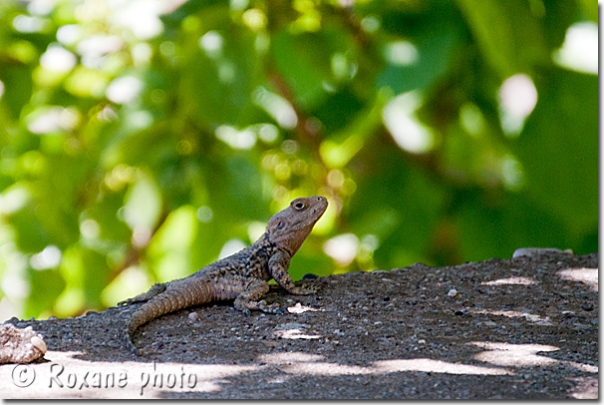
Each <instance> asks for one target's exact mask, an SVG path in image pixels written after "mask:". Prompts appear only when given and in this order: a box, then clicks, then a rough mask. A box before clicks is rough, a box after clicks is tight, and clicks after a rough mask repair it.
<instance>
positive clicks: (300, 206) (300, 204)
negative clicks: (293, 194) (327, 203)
mask: <svg viewBox="0 0 604 405" xmlns="http://www.w3.org/2000/svg"><path fill="white" fill-rule="evenodd" d="M294 208H295V209H296V210H298V211H301V210H303V209H304V203H303V202H302V201H298V202H296V203H294Z"/></svg>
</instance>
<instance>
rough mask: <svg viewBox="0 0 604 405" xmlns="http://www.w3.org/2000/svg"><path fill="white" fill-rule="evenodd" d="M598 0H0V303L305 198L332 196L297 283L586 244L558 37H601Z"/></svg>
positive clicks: (55, 301) (217, 239)
mask: <svg viewBox="0 0 604 405" xmlns="http://www.w3.org/2000/svg"><path fill="white" fill-rule="evenodd" d="M597 12H598V10H597V5H596V3H595V2H589V1H586V0H584V1H580V0H551V1H550V0H547V1H545V0H508V1H505V2H501V1H495V0H480V1H476V0H457V1H451V0H448V1H445V0H421V1H418V0H399V1H394V0H391V1H377V0H373V1H371V0H362V1H361V0H359V1H356V2H355V1H353V0H340V1H333V0H332V1H325V0H294V1H291V2H289V1H277V0H231V1H230V2H229V1H219V0H205V1H202V0H190V1H188V2H185V1H184V0H171V1H169V0H132V1H113V0H72V1H67V0H32V1H11V0H9V1H3V2H2V3H0V21H1V22H2V24H0V94H1V97H0V121H1V122H2V125H0V159H1V160H0V276H1V277H2V286H1V287H2V289H1V292H0V297H2V301H1V306H2V308H3V310H4V312H5V313H6V312H7V311H9V312H11V311H12V312H11V313H10V314H11V315H13V314H17V315H26V316H48V315H51V314H55V315H59V316H67V315H74V314H78V313H82V312H83V311H85V310H87V309H100V308H103V307H106V306H109V305H114V304H115V302H116V301H117V300H119V299H124V298H126V297H129V296H132V295H134V294H136V293H138V292H140V291H142V290H145V289H146V288H148V286H149V285H150V284H151V283H153V282H155V281H167V280H171V279H174V278H177V277H183V276H186V275H188V274H190V273H191V272H193V271H195V270H196V269H198V268H200V267H201V266H203V265H205V264H207V263H209V262H212V261H214V260H216V259H217V258H218V257H219V254H222V255H224V254H226V253H228V252H230V251H232V250H233V249H237V248H239V247H241V246H243V245H245V244H249V243H251V242H253V240H254V239H255V238H256V237H258V236H259V235H260V234H261V233H262V231H263V229H264V226H265V224H266V221H267V219H268V218H269V217H270V215H271V214H273V213H275V212H276V211H278V210H279V209H281V208H283V207H284V206H286V205H287V204H288V203H289V201H290V200H292V199H293V198H295V197H298V196H306V195H312V194H322V195H325V196H327V197H328V198H329V201H330V207H329V210H328V212H327V213H326V215H325V217H324V218H323V219H322V220H321V221H320V222H319V223H318V224H317V227H316V229H315V231H314V232H313V235H311V237H310V238H309V240H308V241H307V242H306V243H305V245H304V247H303V249H302V250H301V251H300V252H299V253H298V255H297V256H296V258H295V259H294V260H293V262H292V271H291V273H292V275H293V278H294V279H299V278H300V277H301V276H302V275H303V274H305V273H307V272H313V273H316V274H320V275H327V274H330V273H334V272H344V271H352V270H358V269H362V270H371V269H375V268H392V267H403V266H407V265H410V264H412V263H414V262H416V261H423V262H426V263H428V264H432V265H444V264H454V263H460V262H463V261H468V260H484V259H488V258H490V257H504V258H507V257H510V256H511V254H512V252H513V251H514V250H515V249H516V248H518V247H527V246H547V247H559V248H572V249H574V251H575V252H576V253H589V252H593V251H597V241H598V207H597V202H598V183H597V181H598V170H597V168H598V155H597V150H598V137H597V129H598V116H597V105H598V99H597V96H598V93H597V92H598V84H597V61H596V68H595V71H594V70H593V69H591V70H590V69H589V68H587V69H586V68H584V67H582V66H581V65H580V64H577V63H576V62H577V60H578V59H577V58H576V57H573V56H572V55H576V52H575V54H573V53H572V52H573V46H575V45H576V43H577V40H576V38H575V37H576V35H575V37H573V38H575V40H574V41H572V39H573V38H571V35H570V34H571V32H573V33H574V34H577V32H578V33H579V34H582V35H585V34H586V33H587V34H588V35H589V34H590V33H593V32H594V30H595V32H596V33H597V25H596V24H597ZM569 28H570V30H569ZM573 30H574V31H573ZM574 34H573V35H574ZM577 35H578V34H577ZM596 35H597V34H596ZM581 38H585V37H581ZM589 38H592V37H589ZM579 42H580V43H585V41H583V42H581V41H579ZM596 44H597V40H596ZM575 51H576V50H575ZM583 51H585V50H583ZM588 51H589V52H594V53H595V54H596V55H597V46H596V47H593V49H592V48H590V49H589V50H588ZM583 53H585V52H583ZM569 55H570V56H569ZM579 56H581V55H579ZM579 59H580V58H579ZM535 102H536V105H535ZM533 107H534V109H533Z"/></svg>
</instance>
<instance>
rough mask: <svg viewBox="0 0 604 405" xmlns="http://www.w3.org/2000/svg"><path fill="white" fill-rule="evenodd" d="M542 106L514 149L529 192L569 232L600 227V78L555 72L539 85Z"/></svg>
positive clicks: (543, 77) (528, 121) (516, 141)
mask: <svg viewBox="0 0 604 405" xmlns="http://www.w3.org/2000/svg"><path fill="white" fill-rule="evenodd" d="M536 84H537V91H538V94H539V101H538V103H537V106H536V108H535V110H534V111H533V113H532V115H531V116H530V117H529V118H528V120H527V122H526V125H525V127H524V130H523V131H522V134H521V135H520V136H519V137H518V138H517V139H515V140H513V141H510V146H511V147H512V148H513V150H514V151H515V153H516V155H517V156H518V158H519V159H520V161H521V163H522V167H523V168H524V172H525V177H526V181H527V191H526V192H527V193H528V194H529V195H530V196H531V197H532V198H533V199H534V201H535V203H536V204H538V205H540V206H542V207H543V209H545V210H547V211H548V212H550V213H551V214H552V215H554V216H556V217H558V218H561V219H562V220H564V221H565V222H566V223H567V225H568V226H569V228H571V229H574V230H576V231H580V232H584V231H588V232H591V230H592V229H595V228H596V227H597V224H598V170H597V168H598V77H597V76H593V75H586V74H580V73H574V72H570V71H565V70H562V69H557V68H552V69H549V70H546V71H544V72H543V75H542V79H541V80H538V81H537V83H536Z"/></svg>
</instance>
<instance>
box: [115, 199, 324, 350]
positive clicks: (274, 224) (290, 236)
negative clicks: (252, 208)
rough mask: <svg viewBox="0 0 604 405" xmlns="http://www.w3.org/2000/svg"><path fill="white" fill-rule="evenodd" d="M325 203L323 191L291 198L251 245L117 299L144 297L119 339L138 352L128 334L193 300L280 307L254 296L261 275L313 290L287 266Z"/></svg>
mask: <svg viewBox="0 0 604 405" xmlns="http://www.w3.org/2000/svg"><path fill="white" fill-rule="evenodd" d="M326 209H327V199H326V198H325V197H321V196H315V197H308V198H298V199H295V200H294V201H292V202H291V204H290V205H289V207H287V208H286V209H284V210H283V211H280V212H278V213H277V214H275V215H273V217H271V219H270V220H269V222H268V225H267V227H266V232H265V233H264V234H263V235H262V236H261V237H260V239H258V240H257V241H256V242H254V244H253V245H251V246H248V247H246V248H245V249H243V250H241V251H239V252H237V253H235V254H233V255H231V256H229V257H225V258H224V259H221V260H219V261H217V262H215V263H212V264H210V265H208V266H206V267H204V268H202V269H201V270H199V271H197V272H196V273H193V274H191V275H190V276H188V277H186V278H182V279H178V280H174V281H170V282H168V283H157V284H154V285H153V286H152V287H151V289H150V290H149V291H147V292H146V293H143V294H140V295H137V296H136V297H134V298H130V299H128V300H126V301H123V302H120V303H119V304H118V305H129V304H132V303H135V302H144V304H143V305H142V306H141V307H140V308H138V309H137V310H136V311H135V312H134V314H133V315H132V318H131V319H130V322H129V325H128V329H127V331H126V336H125V339H126V341H127V344H128V346H129V347H130V349H131V350H132V351H133V352H134V353H136V354H138V355H141V354H142V352H141V351H139V350H138V349H137V348H136V347H135V346H134V344H133V343H132V340H131V338H132V335H133V333H134V331H135V330H136V329H137V328H138V327H139V326H141V325H144V324H145V323H147V322H149V321H151V320H152V319H155V318H157V317H159V316H161V315H164V314H167V313H170V312H174V311H178V310H180V309H184V308H188V307H191V306H195V305H201V304H207V303H209V302H213V301H226V300H235V302H234V306H235V308H236V309H238V310H240V311H242V312H244V313H246V314H249V313H250V311H252V310H259V311H263V312H266V313H281V312H285V310H284V309H283V308H280V307H279V306H278V305H276V304H273V305H267V304H266V302H265V301H264V300H261V301H259V300H260V298H262V296H264V295H265V294H266V293H267V292H268V290H269V287H268V283H267V281H268V280H270V279H272V278H274V279H275V281H276V282H277V283H278V284H279V285H280V286H281V287H283V288H284V289H285V290H286V291H287V292H288V293H290V294H294V295H309V294H313V293H314V292H315V291H314V290H312V289H306V288H301V287H296V286H295V285H294V282H293V281H292V279H291V277H290V276H289V274H288V273H287V270H288V269H289V262H290V259H291V258H292V256H293V255H294V254H295V253H296V252H297V251H298V249H300V246H302V243H303V242H304V240H305V239H306V237H307V236H308V235H309V234H310V231H311V230H312V228H313V226H314V225H315V223H316V222H317V221H318V220H319V218H321V215H323V213H324V212H325V210H326Z"/></svg>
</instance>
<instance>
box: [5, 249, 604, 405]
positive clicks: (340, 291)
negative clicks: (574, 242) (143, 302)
mask: <svg viewBox="0 0 604 405" xmlns="http://www.w3.org/2000/svg"><path fill="white" fill-rule="evenodd" d="M597 268H598V257H597V254H591V255H586V256H573V255H571V254H568V253H564V252H546V253H543V254H540V255H536V256H534V257H533V256H524V255H523V256H521V257H517V258H515V259H511V260H500V259H492V260H488V261H485V262H480V263H466V264H463V265H459V266H453V267H442V268H432V267H428V266H425V265H422V264H416V265H414V266H411V267H407V268H403V269H394V270H392V271H388V272H386V271H374V272H371V273H362V272H358V273H348V274H343V275H333V276H329V277H324V278H318V279H316V280H312V281H306V283H307V284H308V283H316V284H318V285H319V286H320V287H321V290H320V291H319V293H318V295H316V296H307V297H297V296H291V295H287V294H286V293H285V292H284V291H283V290H282V289H280V288H278V287H275V288H271V292H270V293H269V295H268V297H267V302H269V303H270V302H279V303H280V304H281V305H283V306H288V307H289V309H290V313H289V314H285V315H265V314H259V313H253V314H252V315H251V316H250V317H246V316H244V315H242V314H241V313H239V312H237V311H235V310H233V308H232V307H231V306H230V305H229V304H228V303H227V304H221V305H210V306H201V307H195V308H190V309H188V310H182V311H179V312H175V313H173V314H170V315H166V316H163V317H161V318H159V319H157V320H154V321H152V322H150V323H149V324H147V325H144V326H142V327H141V328H140V329H139V330H138V331H137V333H136V334H135V335H134V343H135V344H136V345H137V347H139V348H144V349H145V353H146V355H145V356H144V357H136V356H134V355H132V354H130V353H129V352H128V350H127V347H126V345H125V344H124V342H123V341H121V340H120V333H119V331H120V329H121V328H124V327H125V320H126V319H127V317H128V316H129V314H130V313H131V312H132V311H133V310H134V309H135V308H136V306H135V305H133V306H132V307H126V308H109V309H108V310H106V311H103V312H100V313H89V314H87V315H85V316H81V317H78V318H75V319H71V318H70V319H51V320H46V321H36V320H29V321H19V320H17V319H14V318H13V319H12V320H11V321H10V322H11V323H14V324H15V325H16V326H17V327H20V328H23V327H26V326H31V327H32V328H33V329H34V330H35V331H36V332H38V333H40V334H42V335H43V336H44V339H45V341H46V343H47V345H48V349H49V351H48V352H47V353H46V356H45V359H46V360H47V361H46V362H45V363H36V364H31V365H19V366H15V365H2V366H0V389H1V390H2V392H3V393H4V395H3V397H4V398H225V399H229V398H270V399H285V398H295V399H351V398H366V399H374V398H388V399H445V398H458V399H566V398H597V395H598V313H599V303H598V270H597ZM307 279H311V278H310V277H308V278H307ZM16 367H17V368H18V367H22V368H20V369H17V368H16ZM23 367H25V368H23ZM32 375H33V376H34V378H33V379H32V378H31V376H32ZM30 380H31V381H30Z"/></svg>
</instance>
